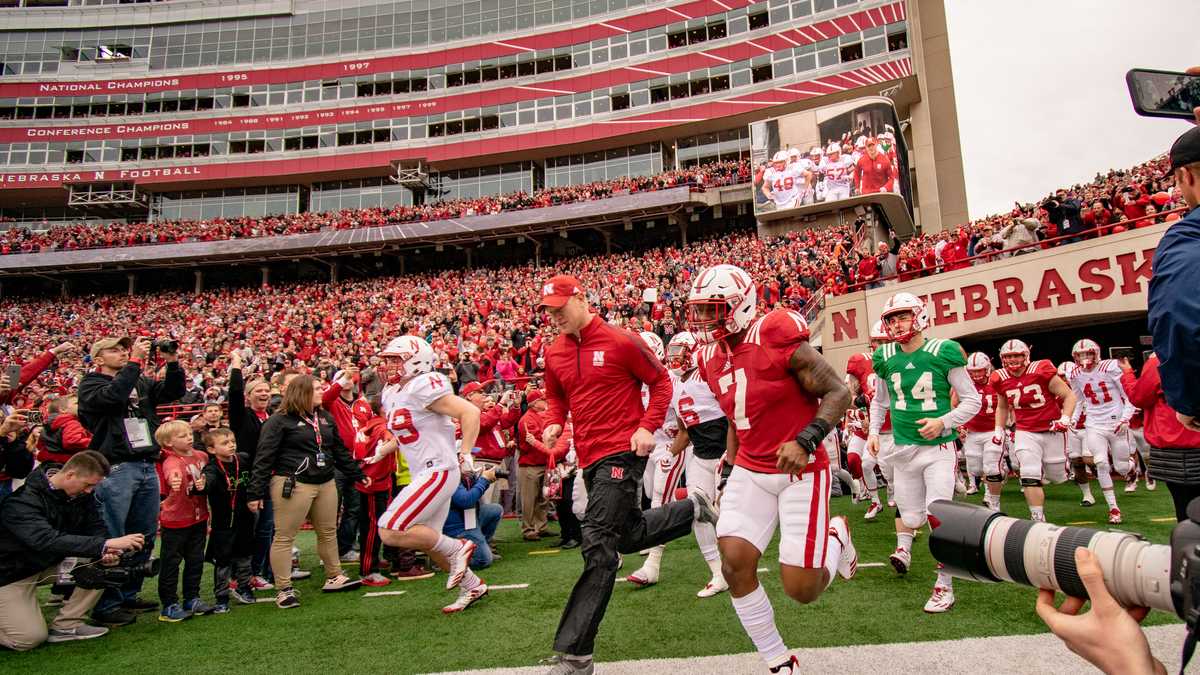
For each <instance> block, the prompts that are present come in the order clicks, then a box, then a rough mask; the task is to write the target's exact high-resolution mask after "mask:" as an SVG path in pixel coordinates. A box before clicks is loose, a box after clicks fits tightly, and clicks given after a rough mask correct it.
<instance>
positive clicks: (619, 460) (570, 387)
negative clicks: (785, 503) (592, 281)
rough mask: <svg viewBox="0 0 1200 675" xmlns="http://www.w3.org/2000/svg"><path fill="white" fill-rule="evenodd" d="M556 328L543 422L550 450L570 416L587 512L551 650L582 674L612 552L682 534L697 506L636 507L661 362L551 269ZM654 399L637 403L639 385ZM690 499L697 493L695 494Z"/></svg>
mask: <svg viewBox="0 0 1200 675" xmlns="http://www.w3.org/2000/svg"><path fill="white" fill-rule="evenodd" d="M541 304H542V307H544V308H546V310H547V312H548V313H549V314H550V318H551V319H552V320H553V322H554V324H555V326H556V327H557V328H558V331H559V335H558V337H557V338H556V339H555V340H554V343H553V344H551V345H550V347H549V348H548V349H547V350H546V400H547V402H548V403H549V406H548V408H547V410H546V414H545V422H546V427H545V430H544V431H543V434H542V443H543V445H545V446H546V447H547V448H553V447H554V443H555V441H556V440H557V437H558V435H559V434H560V433H561V432H562V425H563V423H564V422H565V421H566V417H567V413H568V412H570V413H571V419H572V422H573V424H574V428H575V432H574V433H575V453H576V454H577V455H578V456H579V466H580V467H582V468H583V478H584V481H585V483H586V485H587V489H588V507H587V513H586V514H585V515H584V519H583V547H582V551H583V573H582V574H581V575H580V576H579V581H577V582H576V583H575V588H574V589H573V590H572V591H571V597H570V598H569V599H568V600H567V606H566V607H565V608H564V609H563V615H562V620H561V621H560V622H559V624H558V633H557V635H556V636H555V638H554V649H555V651H557V652H560V654H561V658H562V659H564V660H565V661H567V662H569V663H570V664H571V665H572V666H574V668H575V669H576V670H577V671H579V672H590V667H591V660H592V651H593V648H594V644H595V639H596V632H597V630H598V629H599V627H600V621H601V619H603V618H604V611H605V610H606V609H607V608H608V599H609V597H610V596H611V595H612V589H613V582H614V581H615V579H616V574H617V557H618V556H617V554H618V552H620V553H631V552H633V551H640V550H642V549H644V548H650V547H652V546H657V545H659V544H664V543H666V542H668V541H671V540H672V539H677V538H679V537H682V536H684V535H686V534H688V533H689V532H690V531H691V528H692V520H693V516H694V514H695V513H697V512H700V513H708V509H707V508H698V507H697V502H695V501H693V499H682V500H679V501H674V502H671V503H670V504H667V505H666V506H661V507H659V508H656V509H650V510H649V511H644V512H643V511H641V510H640V508H639V494H640V492H639V490H638V477H639V476H641V475H642V473H643V471H644V470H645V468H646V456H647V455H649V454H650V451H651V450H652V449H653V448H654V437H653V436H652V435H651V433H650V431H651V430H652V429H657V428H658V427H660V426H662V422H663V418H664V417H665V416H666V412H667V406H668V405H669V404H670V402H671V380H670V378H669V377H668V375H667V371H666V370H665V369H664V368H663V365H662V364H661V363H660V362H659V361H658V359H657V358H655V356H654V354H652V353H651V352H650V349H649V348H648V347H647V346H646V343H645V342H643V341H642V338H641V337H640V336H638V335H636V334H634V333H631V332H629V331H626V330H621V329H620V328H616V327H613V326H610V325H608V324H607V323H605V322H604V321H603V320H602V319H601V318H600V317H599V316H597V315H595V314H593V313H592V311H591V309H590V308H589V307H588V303H587V300H585V299H584V295H583V288H582V286H580V285H579V282H578V281H577V280H576V279H575V278H574V277H569V276H556V277H554V278H552V279H550V280H549V281H548V282H547V283H546V284H545V285H544V286H543V287H542V303H541ZM643 384H644V385H646V386H648V387H649V388H650V404H649V406H648V407H646V408H643V407H642V385H643ZM696 499H701V500H702V499H703V498H702V497H697V498H696Z"/></svg>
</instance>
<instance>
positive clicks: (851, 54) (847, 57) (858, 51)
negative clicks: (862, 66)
mask: <svg viewBox="0 0 1200 675" xmlns="http://www.w3.org/2000/svg"><path fill="white" fill-rule="evenodd" d="M841 56H842V63H846V62H847V61H860V60H862V57H863V46H862V43H861V42H855V43H854V44H852V45H843V46H842V48H841Z"/></svg>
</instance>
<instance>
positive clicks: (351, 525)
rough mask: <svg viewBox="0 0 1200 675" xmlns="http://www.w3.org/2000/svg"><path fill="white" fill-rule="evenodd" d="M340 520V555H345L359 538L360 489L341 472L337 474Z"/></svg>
mask: <svg viewBox="0 0 1200 675" xmlns="http://www.w3.org/2000/svg"><path fill="white" fill-rule="evenodd" d="M337 490H338V512H339V513H340V514H341V519H340V520H338V528H337V545H338V556H344V555H346V554H347V553H349V552H350V551H351V549H353V548H354V542H355V539H357V538H358V512H359V508H358V507H359V496H358V490H355V489H354V481H353V480H351V479H349V478H346V477H345V476H343V475H342V474H341V473H340V472H339V473H338V474H337Z"/></svg>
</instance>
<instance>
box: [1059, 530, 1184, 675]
mask: <svg viewBox="0 0 1200 675" xmlns="http://www.w3.org/2000/svg"><path fill="white" fill-rule="evenodd" d="M1075 567H1076V568H1077V569H1078V570H1079V578H1080V579H1081V580H1082V581H1083V585H1084V586H1085V587H1086V588H1087V591H1088V595H1089V596H1091V602H1092V608H1091V610H1089V611H1088V612H1087V613H1086V614H1079V610H1080V609H1082V608H1083V604H1084V603H1085V602H1087V601H1086V600H1082V599H1080V598H1076V597H1070V596H1068V597H1067V599H1066V600H1065V601H1064V602H1063V604H1062V605H1061V606H1060V607H1058V608H1057V609H1055V607H1054V591H1049V590H1046V589H1042V590H1040V591H1038V599H1037V613H1038V616H1040V617H1042V621H1045V622H1046V626H1048V627H1049V628H1050V630H1051V631H1052V632H1053V633H1054V634H1055V635H1057V636H1058V637H1059V639H1060V640H1062V641H1063V643H1064V644H1066V646H1067V649H1070V650H1071V651H1073V652H1075V653H1076V654H1078V655H1079V656H1081V657H1083V658H1084V659H1086V660H1087V662H1088V663H1091V664H1092V665H1093V666H1096V667H1097V668H1099V669H1100V670H1102V671H1104V672H1105V673H1110V674H1111V673H1162V674H1163V675H1165V674H1166V672H1167V671H1166V668H1164V667H1163V664H1162V663H1161V662H1160V661H1159V660H1158V659H1156V658H1154V656H1153V655H1152V654H1151V653H1150V643H1149V642H1147V641H1146V636H1145V634H1144V633H1142V629H1141V626H1139V625H1138V624H1139V623H1141V621H1142V619H1145V618H1146V613H1147V612H1149V611H1150V610H1149V609H1147V608H1145V607H1134V608H1132V609H1125V608H1124V607H1122V606H1121V605H1119V604H1117V601H1116V600H1115V599H1114V598H1113V596H1112V595H1111V594H1110V593H1109V592H1108V589H1107V588H1105V587H1104V572H1103V570H1101V569H1100V564H1099V563H1098V562H1096V558H1095V557H1094V556H1093V555H1092V552H1091V551H1089V550H1087V549H1086V548H1083V547H1079V548H1077V549H1075Z"/></svg>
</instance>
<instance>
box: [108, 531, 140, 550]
mask: <svg viewBox="0 0 1200 675" xmlns="http://www.w3.org/2000/svg"><path fill="white" fill-rule="evenodd" d="M145 544H146V538H145V537H144V536H143V535H142V533H141V532H135V533H133V534H127V535H125V536H123V537H116V538H114V539H109V540H108V541H105V542H104V550H105V551H110V550H111V551H140V550H142V546H145Z"/></svg>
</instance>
